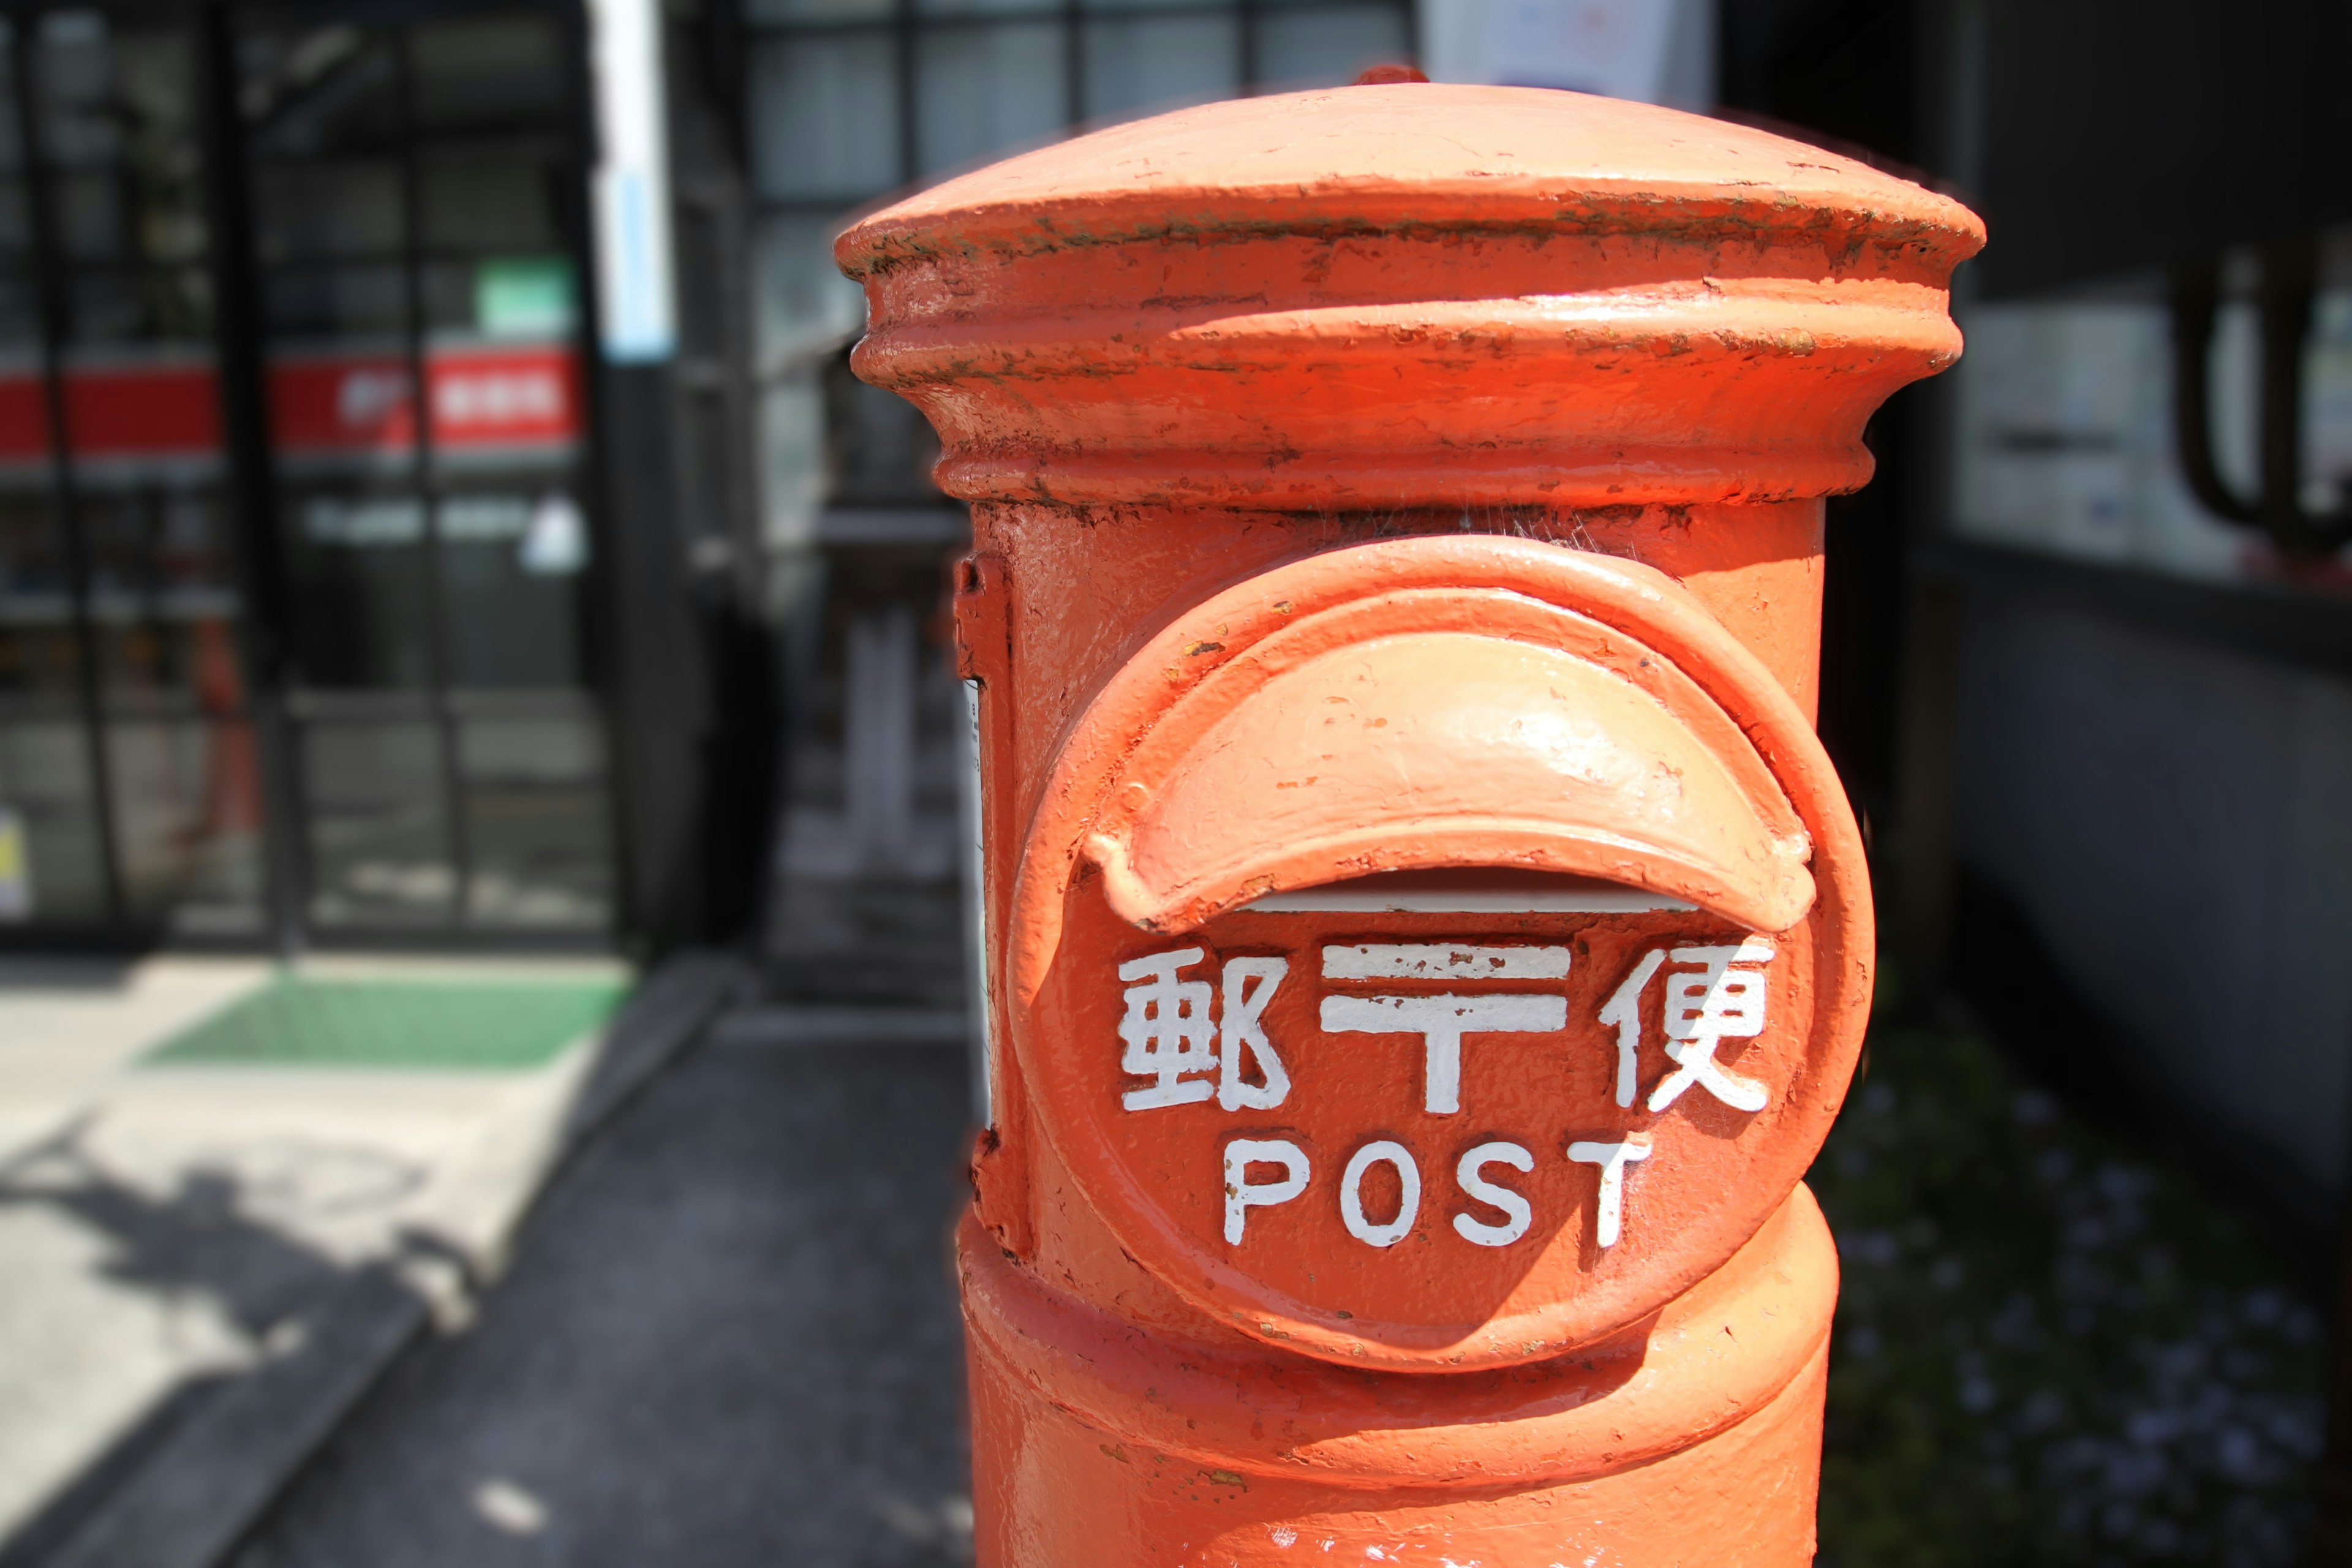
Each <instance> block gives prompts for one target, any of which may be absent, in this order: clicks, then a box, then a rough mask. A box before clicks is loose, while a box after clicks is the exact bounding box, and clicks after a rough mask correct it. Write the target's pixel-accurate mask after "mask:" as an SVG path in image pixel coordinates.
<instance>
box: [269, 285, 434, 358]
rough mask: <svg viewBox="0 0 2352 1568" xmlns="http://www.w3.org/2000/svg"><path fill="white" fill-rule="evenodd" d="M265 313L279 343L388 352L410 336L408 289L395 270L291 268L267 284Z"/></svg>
mask: <svg viewBox="0 0 2352 1568" xmlns="http://www.w3.org/2000/svg"><path fill="white" fill-rule="evenodd" d="M262 309H263V311H264V313H265V315H266V316H267V318H268V327H269V332H270V335H271V336H273V337H278V338H292V339H309V340H326V341H333V340H337V339H350V338H363V339H369V340H372V341H373V342H375V343H376V344H378V345H379V346H387V345H390V344H393V343H396V342H398V341H399V339H400V338H401V337H402V335H403V334H404V333H405V332H406V331H407V330H408V286H407V283H406V280H405V279H404V278H403V277H402V276H401V271H400V268H397V267H394V266H376V267H302V268H291V267H289V268H282V269H279V270H274V271H272V272H270V273H268V275H267V276H266V277H265V278H264V279H262Z"/></svg>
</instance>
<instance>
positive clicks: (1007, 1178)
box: [950, 553, 1036, 1258]
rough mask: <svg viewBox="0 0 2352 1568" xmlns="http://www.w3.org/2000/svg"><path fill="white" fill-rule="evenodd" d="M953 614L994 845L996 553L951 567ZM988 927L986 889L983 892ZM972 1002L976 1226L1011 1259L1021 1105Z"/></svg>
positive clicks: (995, 1024) (1009, 647)
mask: <svg viewBox="0 0 2352 1568" xmlns="http://www.w3.org/2000/svg"><path fill="white" fill-rule="evenodd" d="M950 587H951V588H952V590H953V594H952V599H953V604H954V610H955V638H956V674H957V676H958V677H959V678H960V679H964V680H971V681H977V682H978V683H979V685H980V688H981V695H982V701H981V706H980V752H981V765H982V774H983V777H984V778H986V779H987V780H989V781H991V782H994V783H997V784H1000V789H998V790H991V789H989V788H988V787H986V785H985V784H983V786H982V791H981V798H982V820H981V837H982V842H983V843H988V844H1001V843H1004V842H1006V841H1007V840H1006V839H1005V837H1003V836H1004V835H1005V834H1006V833H1008V832H1009V831H1010V828H1009V818H1010V816H1011V813H1010V811H1009V809H1008V807H1009V805H1010V802H1009V801H1008V800H1006V799H1005V797H1004V795H1003V793H1002V789H1001V786H1002V784H1003V783H1004V782H1005V780H1004V776H1003V768H1004V763H1003V758H1004V757H1005V756H1006V754H1007V752H1008V750H1009V742H1010V740H1011V736H1010V734H1009V733H1008V731H1007V725H1008V724H1009V722H1010V718H1011V715H1010V712H1009V710H1007V708H1006V706H1005V702H1004V696H1005V694H1006V693H1007V692H1008V691H1009V689H1010V687H1009V684H1007V683H1009V681H1010V679H1011V676H1012V666H1013V595H1012V589H1011V579H1010V576H1009V574H1008V573H1007V571H1006V567H1005V561H1004V558H1003V556H1001V555H981V554H976V553H975V554H971V555H967V556H965V557H964V558H963V559H961V561H958V562H957V563H955V565H954V566H953V567H952V568H951V569H950ZM982 896H983V900H984V901H986V902H987V903H988V905H989V908H990V911H991V918H990V921H989V923H990V924H993V920H994V916H995V913H996V912H997V911H996V907H995V900H994V898H993V896H992V889H990V890H986V891H984V892H983V895H982ZM986 946H987V949H988V954H987V959H988V963H989V964H990V965H993V964H994V963H995V962H996V959H997V953H998V944H997V942H996V938H995V933H994V932H993V931H990V932H989V933H988V936H987V941H986ZM979 1005H981V1006H982V1007H985V1008H987V1009H988V1010H989V1028H988V1048H989V1052H990V1058H991V1059H990V1064H989V1100H990V1112H991V1119H992V1122H993V1125H992V1126H990V1127H987V1128H984V1129H982V1131H981V1133H980V1137H979V1139H978V1141H977V1142H976V1143H975V1145H974V1147H973V1149H972V1156H971V1185H972V1196H973V1200H974V1202H975V1203H976V1205H978V1208H979V1211H980V1220H981V1223H982V1225H983V1226H987V1227H988V1229H989V1230H990V1231H992V1233H994V1235H995V1237H996V1239H997V1243H998V1245H999V1246H1001V1247H1003V1248H1004V1249H1005V1250H1006V1251H1007V1252H1008V1253H1010V1254H1012V1255H1013V1256H1014V1257H1016V1258H1027V1257H1028V1256H1029V1254H1030V1253H1031V1252H1032V1251H1033V1250H1034V1248H1035V1246H1036V1234H1035V1232H1036V1226H1035V1221H1034V1218H1033V1216H1032V1215H1031V1213H1030V1193H1029V1165H1028V1147H1027V1145H1028V1139H1027V1120H1028V1100H1027V1097H1026V1096H1025V1095H1024V1093H1023V1091H1022V1087H1021V1081H1020V1075H1019V1072H1018V1070H1017V1068H1016V1066H1015V1064H1014V1061H1013V1052H1012V1050H1011V1049H1010V1048H1009V1047H1008V1045H1007V1043H1006V1040H1005V1037H1004V1029H1005V1026H1006V1019H1005V1016H1004V1012H1003V1008H1002V1007H1001V1006H999V1005H998V999H997V998H996V997H995V996H994V995H993V994H992V989H991V988H990V987H989V986H988V985H987V984H985V982H984V981H983V983H982V994H981V996H980V998H979Z"/></svg>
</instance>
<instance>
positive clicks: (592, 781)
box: [458, 716, 613, 931]
mask: <svg viewBox="0 0 2352 1568" xmlns="http://www.w3.org/2000/svg"><path fill="white" fill-rule="evenodd" d="M459 733H460V736H461V739H460V741H459V742H458V756H459V763H460V768H461V771H462V773H463V775H464V778H465V794H466V831H467V835H468V843H469V846H470V847H471V849H472V852H473V862H474V878H473V886H472V888H471V889H468V896H467V912H468V913H469V914H470V915H471V916H472V918H473V919H475V920H476V921H480V922H481V923H483V924H485V925H499V926H516V927H533V928H538V929H542V930H548V929H553V930H575V931H576V930H583V929H587V930H593V929H595V928H597V927H600V926H604V925H606V924H609V923H610V922H611V920H612V910H613V853H612V836H611V831H610V812H611V805H610V803H609V801H608V799H607V796H606V794H605V786H604V731H603V728H602V727H601V726H600V725H598V724H597V722H596V721H594V720H593V719H592V718H589V717H586V716H580V717H571V716H562V717H552V716H551V717H543V718H541V717H534V718H511V719H495V720H490V719H484V720H472V721H467V723H466V725H465V726H464V728H463V729H462V730H461V731H460V732H459Z"/></svg>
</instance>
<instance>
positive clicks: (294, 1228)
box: [0, 958, 625, 1564]
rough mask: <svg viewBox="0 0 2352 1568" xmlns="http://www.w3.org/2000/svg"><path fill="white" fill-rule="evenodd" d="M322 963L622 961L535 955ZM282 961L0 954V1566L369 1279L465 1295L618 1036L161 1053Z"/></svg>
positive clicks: (46, 1541) (416, 968)
mask: <svg viewBox="0 0 2352 1568" xmlns="http://www.w3.org/2000/svg"><path fill="white" fill-rule="evenodd" d="M303 974H304V976H305V977H306V978H312V977H318V976H328V977H368V978H387V977H389V978H398V977H401V976H415V977H418V978H419V979H426V978H430V977H444V978H446V977H449V976H452V975H457V976H464V977H467V978H468V979H473V978H488V977H502V976H511V977H517V978H525V977H542V976H543V977H549V978H555V977H562V978H567V979H573V980H580V979H589V980H596V979H602V980H604V981H606V982H610V981H616V980H619V979H622V978H625V976H624V974H623V972H622V971H621V970H620V969H619V968H618V967H617V966H616V965H614V964H611V963H536V962H533V963H519V964H504V965H490V964H474V963H451V962H448V961H435V962H433V963H423V962H416V963H410V962H405V961H381V962H373V963H371V962H363V961H358V960H345V961H340V962H321V963H317V964H310V965H306V966H305V967H304V971H303ZM281 978H283V977H282V976H281V975H278V973H275V972H273V970H272V969H271V968H270V967H269V966H268V965H267V964H265V963H259V962H256V961H229V960H197V959H186V958H168V959H157V960H151V961H146V962H142V963H136V964H131V965H114V966H109V965H101V964H97V963H85V962H78V963H37V964H36V963H23V964H17V965H14V966H10V967H7V968H5V969H0V1344H5V1346H6V1347H7V1353H6V1354H5V1356H0V1541H5V1542H7V1545H6V1546H5V1548H0V1562H5V1563H11V1564H14V1563H19V1562H33V1561H43V1560H47V1559H50V1558H52V1557H53V1556H55V1555H56V1554H58V1553H59V1552H63V1551H64V1550H65V1548H66V1547H67V1546H68V1544H69V1543H70V1542H72V1541H74V1540H75V1539H76V1538H77V1536H78V1534H79V1533H83V1532H86V1531H87V1530H88V1529H89V1526H90V1525H91V1523H92V1521H94V1520H102V1516H103V1515H104V1514H105V1512H106V1510H108V1508H109V1507H110V1506H111V1502H112V1499H113V1498H114V1496H115V1495H116V1494H118V1493H120V1492H121V1491H122V1490H123V1489H125V1488H127V1487H129V1486H131V1484H132V1483H133V1482H135V1480H136V1479H137V1478H138V1477H139V1475H140V1473H141V1471H142V1468H152V1461H153V1460H154V1458H155V1456H156V1454H157V1453H158V1452H159V1451H161V1449H163V1448H164V1447H168V1446H169V1443H170V1441H171V1438H172V1436H173V1433H175V1432H184V1430H185V1429H187V1428H188V1427H189V1426H191V1425H192V1423H193V1422H194V1420H195V1418H196V1417H198V1416H199V1415H200V1414H201V1413H202V1412H203V1411H205V1409H206V1408H207V1407H208V1405H209V1404H210V1403H211V1402H213V1401H215V1400H216V1399H217V1397H218V1396H219V1395H220V1394H223V1393H224V1392H225V1391H226V1390H229V1389H232V1388H235V1387H236V1386H237V1385H238V1384H240V1383H241V1382H244V1381H249V1380H250V1379H251V1377H252V1374H254V1373H257V1372H258V1371H260V1370H261V1369H264V1368H268V1367H270V1366H272V1365H274V1364H278V1363H288V1362H289V1361H291V1360H295V1359H299V1357H300V1356H302V1355H303V1353H304V1352H305V1349H306V1346H308V1347H310V1353H311V1354H313V1355H316V1354H317V1353H318V1350H317V1347H315V1346H312V1345H311V1342H312V1340H313V1338H314V1336H315V1335H316V1334H318V1333H320V1332H322V1331H326V1330H327V1329H328V1328H329V1327H330V1325H329V1324H328V1323H327V1322H326V1321H325V1320H324V1317H323V1314H325V1313H327V1312H329V1311H330V1310H331V1303H333V1302H335V1301H336V1300H338V1299H339V1297H340V1296H347V1295H348V1294H349V1293H350V1291H351V1289H352V1282H353V1281H354V1280H358V1279H363V1278H376V1277H381V1278H382V1279H384V1280H387V1281H390V1282H391V1284H390V1285H389V1286H388V1287H387V1292H386V1293H390V1294H393V1295H394V1296H396V1295H397V1294H398V1293H400V1292H406V1293H407V1294H408V1296H409V1297H410V1298H412V1299H413V1300H414V1302H415V1304H416V1306H415V1310H416V1312H417V1315H418V1316H419V1319H420V1321H421V1316H422V1312H423V1311H424V1310H425V1309H426V1308H428V1307H430V1306H432V1305H433V1304H435V1303H436V1302H437V1303H438V1304H440V1305H441V1306H442V1307H443V1308H444V1309H445V1310H462V1304H463V1301H464V1300H465V1296H466V1289H467V1280H468V1279H479V1278H481V1277H484V1276H486V1275H488V1274H489V1273H491V1272H493V1271H494V1270H495V1268H496V1267H497V1265H498V1262H499V1252H500V1248H501V1247H502V1244H503V1242H504V1240H505V1238H506V1237H508V1235H509V1233H510V1231H511V1228H512V1226H513V1225H514V1223H515V1222H516V1220H517V1218H518V1217H519V1215H520V1213H521V1212H522V1210H523V1209H524V1207H525V1206H526V1205H528V1203H529V1202H530V1199H531V1197H532V1195H533V1194H534V1193H535V1192H536V1191H537V1190H538V1188H539V1186H540V1185H541V1183H542V1181H543V1179H544V1177H545V1175H546V1173H547V1171H548V1169H549V1168H550V1166H551V1163H552V1161H553V1159H554V1156H555V1154H556V1152H558V1150H559V1149H560V1147H561V1146H562V1142H563V1139H564V1136H565V1133H566V1130H567V1128H568V1127H569V1126H570V1125H571V1121H572V1117H573V1116H574V1114H575V1112H576V1110H577V1102H578V1100H579V1099H580V1096H581V1094H582V1092H583V1087H584V1086H585V1085H587V1084H588V1083H589V1082H590V1081H591V1080H592V1079H593V1078H594V1077H595V1075H597V1074H598V1073H599V1071H600V1070H601V1068H602V1066H603V1064H604V1062H605V1061H606V1058H607V1056H608V1052H607V1050H606V1048H605V1041H604V1037H603V1035H602V1034H601V1032H598V1031H591V1032H589V1033H587V1034H585V1035H583V1036H582V1037H580V1038H579V1039H577V1040H576V1041H574V1042H573V1043H572V1044H571V1045H570V1046H569V1047H566V1048H562V1049H559V1050H557V1051H555V1052H554V1053H552V1055H551V1057H550V1058H549V1059H547V1060H545V1061H544V1062H542V1063H541V1064H539V1065H535V1066H531V1067H529V1068H520V1069H517V1068H502V1069H499V1070H484V1069H483V1068H478V1067H477V1068H461V1069H442V1070H431V1069H423V1068H415V1067H402V1068H383V1067H364V1068H362V1067H344V1066H333V1065H303V1066H284V1065H252V1064H246V1063H222V1062H204V1063H197V1064H182V1063H158V1062H155V1061H153V1060H152V1059H150V1058H152V1053H153V1052H154V1051H155V1049H156V1048H157V1047H159V1046H160V1045H162V1044H163V1042H165V1041H167V1040H170V1039H172V1038H173V1037H175V1036H179V1035H181V1034H182V1033H183V1032H184V1031H185V1030H187V1029H188V1028H189V1027H190V1026H193V1025H195V1024H197V1023H198V1022H200V1021H202V1020H203V1019H205V1017H207V1016H215V1015H218V1014H219V1013H220V1012H221V1010H222V1009H224V1008H226V1007H228V1006H230V1005H234V1004H236V1003H237V1002H238V1001H239V999H240V998H245V997H249V996H252V995H254V994H257V992H259V991H260V990H261V988H263V987H266V986H268V985H270V984H272V983H273V981H275V980H278V979H281ZM379 1337H380V1336H379ZM370 1353H373V1350H371V1352H370ZM281 1457H282V1456H281ZM257 1463H258V1461H257ZM68 1555H69V1554H68ZM104 1555H105V1554H104V1553H103V1552H100V1553H99V1554H98V1556H99V1559H101V1560H102V1559H103V1557H104Z"/></svg>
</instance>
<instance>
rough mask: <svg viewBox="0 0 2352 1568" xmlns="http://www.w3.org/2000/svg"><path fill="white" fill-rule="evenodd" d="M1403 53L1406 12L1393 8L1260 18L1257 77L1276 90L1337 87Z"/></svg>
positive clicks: (1290, 13)
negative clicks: (1366, 69) (1365, 70)
mask: <svg viewBox="0 0 2352 1568" xmlns="http://www.w3.org/2000/svg"><path fill="white" fill-rule="evenodd" d="M1405 54H1406V47H1405V28H1404V12H1403V11H1402V9H1401V8H1400V7H1397V6H1393V5H1340V6H1335V7H1333V8H1331V9H1328V10H1319V9H1318V10H1298V11H1276V12H1273V13H1270V14H1267V15H1264V16H1260V17H1259V18H1258V23H1257V71H1258V79H1259V80H1260V81H1263V82H1267V83H1271V84H1274V85H1277V86H1282V87H1334V86H1339V85H1341V84H1343V83H1346V82H1350V81H1353V80H1355V79H1356V77H1357V75H1358V73H1360V71H1362V70H1363V69H1364V68H1365V67H1367V66H1376V65H1381V64H1384V63H1386V62H1389V61H1393V60H1401V59H1403V58H1405Z"/></svg>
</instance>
